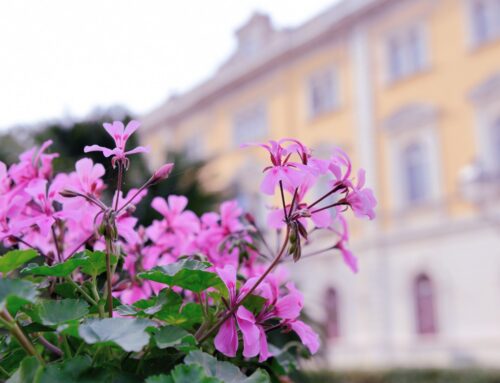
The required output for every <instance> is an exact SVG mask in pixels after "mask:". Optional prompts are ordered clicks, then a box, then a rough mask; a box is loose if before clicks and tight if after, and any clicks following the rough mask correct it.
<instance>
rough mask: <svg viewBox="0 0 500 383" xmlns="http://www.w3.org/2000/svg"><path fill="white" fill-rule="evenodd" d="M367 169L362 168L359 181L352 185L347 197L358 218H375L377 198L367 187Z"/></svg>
mask: <svg viewBox="0 0 500 383" xmlns="http://www.w3.org/2000/svg"><path fill="white" fill-rule="evenodd" d="M364 186H365V171H364V170H363V169H360V170H359V172H358V183H357V185H356V186H352V187H351V190H350V192H349V194H348V195H347V197H346V200H347V203H348V204H349V205H350V206H351V209H352V211H353V212H354V215H355V216H356V217H358V218H363V217H368V218H369V219H374V218H375V210H374V209H375V206H377V200H376V199H375V196H374V195H373V192H372V190H371V189H369V188H365V187H364Z"/></svg>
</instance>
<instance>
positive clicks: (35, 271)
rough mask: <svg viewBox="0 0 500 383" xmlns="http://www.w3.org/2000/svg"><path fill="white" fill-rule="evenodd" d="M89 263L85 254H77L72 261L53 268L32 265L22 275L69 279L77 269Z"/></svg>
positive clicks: (69, 260)
mask: <svg viewBox="0 0 500 383" xmlns="http://www.w3.org/2000/svg"><path fill="white" fill-rule="evenodd" d="M86 261H87V256H86V255H85V254H84V253H78V254H75V255H74V256H73V257H71V258H70V259H68V260H66V261H64V262H63V263H57V264H55V265H52V266H47V265H42V266H39V265H37V264H35V263H31V264H29V265H28V266H26V267H25V268H24V269H23V270H22V271H21V273H22V274H32V275H45V276H51V277H67V276H68V275H70V274H71V273H72V272H73V271H75V270H76V268H77V267H79V266H81V265H83V264H85V262H86Z"/></svg>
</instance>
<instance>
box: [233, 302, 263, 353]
mask: <svg viewBox="0 0 500 383" xmlns="http://www.w3.org/2000/svg"><path fill="white" fill-rule="evenodd" d="M236 320H237V321H238V326H239V328H240V330H241V333H242V335H243V356H244V357H245V358H252V357H254V356H256V355H257V354H258V353H259V348H260V347H259V338H260V333H259V328H258V327H257V325H256V324H255V317H254V315H253V314H252V313H251V312H250V311H248V310H247V309H246V308H245V307H243V306H240V307H239V308H238V311H237V312H236Z"/></svg>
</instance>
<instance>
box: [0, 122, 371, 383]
mask: <svg viewBox="0 0 500 383" xmlns="http://www.w3.org/2000/svg"><path fill="white" fill-rule="evenodd" d="M138 127H139V123H138V122H136V121H131V122H129V123H128V125H127V126H126V127H125V126H124V125H123V124H122V123H121V122H118V121H115V122H114V123H112V124H104V128H105V129H106V131H107V132H108V133H109V135H110V136H111V137H112V138H113V140H114V141H115V147H114V148H107V147H102V146H99V145H90V146H87V147H85V149H84V151H85V152H86V153H87V152H100V153H102V154H103V155H104V157H106V158H110V160H111V164H112V166H113V168H114V169H115V171H116V186H115V188H114V193H113V198H112V200H111V201H109V202H108V203H106V201H105V198H103V191H104V190H105V188H109V187H110V186H109V185H106V184H105V182H104V179H105V178H104V176H105V170H104V167H103V166H102V165H101V164H95V163H94V162H93V161H92V160H91V159H89V158H83V159H81V160H79V161H77V162H76V164H75V171H74V172H71V173H59V174H56V175H54V174H53V168H52V161H53V160H54V158H56V157H57V154H56V153H48V149H49V147H50V144H51V143H50V141H47V142H45V143H44V144H43V145H42V146H41V147H40V148H33V149H31V150H29V151H27V152H25V153H23V154H22V155H21V156H20V158H19V162H17V163H15V164H12V165H10V167H7V166H6V165H5V164H3V163H0V240H1V241H2V242H3V245H4V246H5V247H6V248H9V249H10V251H8V252H7V253H5V254H4V255H3V256H1V257H0V272H1V273H2V279H0V326H1V327H3V329H4V332H3V333H2V335H1V337H0V358H1V359H0V374H2V375H3V376H4V377H5V378H8V379H9V380H8V381H9V382H58V381H60V382H63V381H64V382H89V381H144V379H145V380H146V382H149V383H153V382H155V383H159V382H186V381H190V382H205V383H209V382H211V383H214V382H248V383H250V382H268V381H271V380H273V381H276V380H277V379H279V377H280V376H285V375H287V374H289V373H290V372H291V371H292V370H293V369H294V368H295V367H294V359H295V358H296V357H297V356H307V355H309V354H314V353H315V352H316V351H317V350H318V348H319V337H318V335H317V334H316V333H315V332H314V331H313V329H312V328H311V327H310V326H309V325H307V324H306V323H304V322H303V321H302V320H301V319H300V314H301V311H302V308H303V303H304V302H303V296H302V294H301V293H300V292H299V290H297V288H296V287H295V286H294V285H293V283H291V282H287V276H286V271H285V269H284V268H283V267H282V266H281V263H282V262H283V261H285V260H287V259H288V258H291V259H293V260H294V261H299V260H300V258H301V256H302V252H303V249H305V248H308V246H309V244H310V243H311V235H310V234H311V233H313V232H315V231H317V230H316V229H322V230H326V231H328V232H329V233H330V237H331V238H332V241H333V244H332V245H331V246H329V247H328V248H326V249H324V250H321V251H320V252H327V251H334V250H336V251H339V252H340V254H341V255H342V257H343V258H344V260H345V262H346V264H347V265H348V266H349V267H350V268H351V269H352V270H353V271H357V262H356V258H355V257H354V255H353V254H352V253H351V252H350V251H349V249H348V246H347V242H348V232H347V224H346V220H345V218H344V214H345V212H346V210H347V209H351V210H352V211H353V212H354V214H355V215H356V216H357V217H368V218H370V219H371V218H374V212H373V209H374V207H375V204H376V202H375V199H374V197H373V194H372V192H371V190H370V189H368V188H366V187H365V186H364V172H363V171H362V170H361V171H359V173H358V176H357V183H356V184H355V183H353V180H352V177H351V164H350V161H349V158H348V157H347V155H346V154H345V153H343V152H342V151H340V150H336V151H334V152H333V155H332V157H331V158H330V159H325V160H323V159H319V158H316V157H314V156H313V155H312V153H311V151H310V150H309V149H308V148H307V147H306V146H304V145H303V144H301V143H300V142H298V141H296V140H291V139H283V140H280V141H271V142H269V143H268V144H262V145H259V146H260V147H263V148H264V149H266V150H267V151H268V152H269V154H270V158H271V164H270V166H268V167H266V168H265V169H264V173H265V174H264V179H263V182H262V185H261V190H262V192H263V193H266V194H269V195H274V193H275V192H276V191H277V193H278V197H279V200H280V201H281V206H280V207H279V208H276V209H273V210H271V211H270V213H269V216H268V224H267V226H268V227H269V228H273V229H277V235H278V237H279V239H280V240H281V246H280V248H279V250H278V251H273V250H272V249H271V247H270V246H269V245H268V244H267V242H266V239H265V233H264V232H263V231H262V230H261V229H260V228H259V227H258V225H257V223H256V222H255V219H254V218H253V217H252V215H251V214H249V213H244V212H243V211H242V209H241V208H240V207H239V206H238V204H237V203H236V202H235V201H227V202H224V203H223V204H222V205H221V206H220V212H219V213H215V212H212V213H206V214H203V215H202V216H201V217H198V216H196V215H195V214H194V213H193V212H191V211H189V210H187V209H186V207H187V204H188V200H187V199H186V198H185V197H183V196H176V195H170V196H168V198H167V199H165V198H163V197H161V196H156V197H155V198H154V199H153V200H152V203H151V207H152V208H153V209H154V210H156V211H157V212H158V213H159V214H160V215H161V219H157V220H155V221H153V223H152V224H151V225H150V226H148V227H140V226H139V227H138V226H137V219H136V218H135V217H134V211H135V206H136V205H137V204H139V203H140V201H141V199H142V198H143V197H144V196H145V194H146V193H147V192H148V189H149V188H150V187H151V186H152V185H155V184H157V183H159V182H162V181H164V180H166V179H167V178H168V177H169V175H170V174H171V172H172V171H173V166H174V165H173V164H171V163H169V164H165V165H164V166H162V167H161V168H160V169H158V170H157V171H156V172H154V174H153V176H152V177H151V178H149V179H148V180H147V181H146V182H145V183H144V184H143V185H142V186H141V187H139V188H138V189H131V190H128V191H127V193H126V194H125V193H124V191H123V190H122V187H123V182H122V180H123V175H124V173H125V172H126V171H127V170H128V167H129V164H130V158H129V157H130V156H131V155H133V154H138V153H144V152H147V148H144V147H136V148H133V149H131V150H127V149H126V144H127V140H128V139H129V138H130V136H131V135H132V134H133V133H134V131H135V130H136V129H137V128H138ZM320 177H329V182H330V189H329V191H328V192H327V193H326V194H325V195H324V196H322V197H321V198H319V199H317V200H316V201H314V202H311V203H307V202H306V195H307V192H308V191H309V190H310V189H311V188H312V187H313V186H314V185H315V183H316V182H317V180H318V179H319V178H320ZM106 179H107V180H109V179H110V177H109V176H108V177H106ZM167 182H168V181H167ZM308 226H309V227H312V229H309V228H308ZM314 253H315V254H317V253H318V251H315V252H314ZM275 332H285V333H294V334H295V335H293V336H295V337H297V339H298V340H300V342H296V341H295V340H294V341H293V342H292V343H290V344H287V345H285V346H284V347H283V348H278V347H276V346H273V345H272V344H271V343H269V342H268V335H271V334H272V333H275ZM298 345H300V346H298ZM240 346H242V347H240ZM292 350H293V351H292Z"/></svg>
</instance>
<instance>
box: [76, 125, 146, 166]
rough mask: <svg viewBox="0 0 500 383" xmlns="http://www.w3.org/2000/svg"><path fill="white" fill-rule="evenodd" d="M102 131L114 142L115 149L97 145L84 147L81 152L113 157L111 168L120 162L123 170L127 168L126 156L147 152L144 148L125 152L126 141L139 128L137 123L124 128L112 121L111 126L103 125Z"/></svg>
mask: <svg viewBox="0 0 500 383" xmlns="http://www.w3.org/2000/svg"><path fill="white" fill-rule="evenodd" d="M103 125H104V129H106V131H107V132H108V133H109V135H110V136H111V137H113V139H114V140H115V145H116V147H115V148H113V149H109V148H105V147H103V146H99V145H91V146H86V147H85V148H84V149H83V151H84V152H85V153H89V152H102V154H103V155H104V156H105V157H110V156H113V158H112V159H111V164H112V165H113V167H115V166H116V163H117V162H121V163H122V164H123V166H124V167H125V168H128V163H129V161H128V158H127V156H129V155H131V154H136V153H147V152H148V151H149V150H148V149H147V148H145V147H142V146H138V147H137V148H134V149H132V150H129V151H125V146H126V144H127V140H128V139H129V138H130V136H131V135H132V134H133V133H134V132H135V131H136V130H137V128H139V126H140V123H139V122H138V121H134V120H132V121H130V122H129V123H128V124H127V127H126V128H125V127H124V125H123V123H122V122H121V121H114V122H113V123H112V124H109V123H104V124H103Z"/></svg>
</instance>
